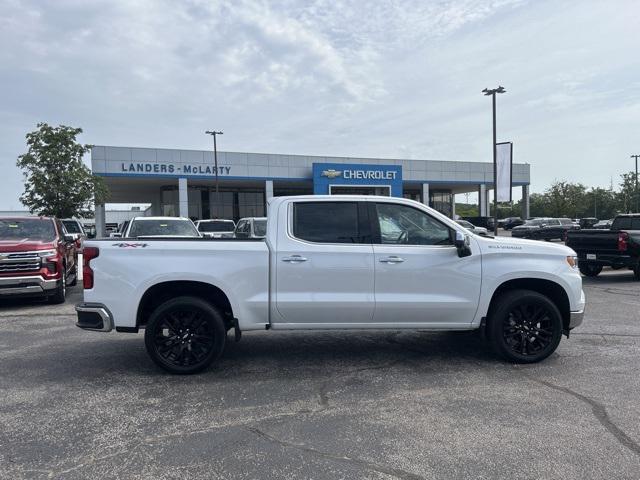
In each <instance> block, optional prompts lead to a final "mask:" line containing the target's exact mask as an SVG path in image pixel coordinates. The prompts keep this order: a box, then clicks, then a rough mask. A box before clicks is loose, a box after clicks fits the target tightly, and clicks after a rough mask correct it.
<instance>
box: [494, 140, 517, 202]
mask: <svg viewBox="0 0 640 480" xmlns="http://www.w3.org/2000/svg"><path fill="white" fill-rule="evenodd" d="M512 163H513V143H511V142H503V143H496V171H497V178H496V185H495V188H497V192H496V193H497V196H498V198H497V200H498V202H510V201H511V200H512V199H511V184H512V179H513V171H512Z"/></svg>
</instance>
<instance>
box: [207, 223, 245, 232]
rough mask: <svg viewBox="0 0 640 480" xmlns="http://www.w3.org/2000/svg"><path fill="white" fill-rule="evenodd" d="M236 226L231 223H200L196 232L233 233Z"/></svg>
mask: <svg viewBox="0 0 640 480" xmlns="http://www.w3.org/2000/svg"><path fill="white" fill-rule="evenodd" d="M235 228H236V226H235V225H234V224H233V222H229V221H226V222H224V221H223V222H200V223H199V224H198V230H200V231H201V232H233V230H234V229H235Z"/></svg>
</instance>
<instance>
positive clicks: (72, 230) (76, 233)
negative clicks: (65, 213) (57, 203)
mask: <svg viewBox="0 0 640 480" xmlns="http://www.w3.org/2000/svg"><path fill="white" fill-rule="evenodd" d="M61 222H62V225H63V226H64V230H65V233H68V234H69V235H71V236H73V237H74V238H75V242H76V248H77V249H78V250H79V249H81V248H82V240H84V239H85V238H87V234H86V233H85V231H84V228H83V226H82V224H81V223H80V222H79V221H78V220H76V219H74V218H65V219H63V220H61Z"/></svg>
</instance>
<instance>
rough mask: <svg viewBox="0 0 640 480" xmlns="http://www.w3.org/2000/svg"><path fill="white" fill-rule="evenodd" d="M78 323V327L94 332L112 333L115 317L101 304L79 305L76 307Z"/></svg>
mask: <svg viewBox="0 0 640 480" xmlns="http://www.w3.org/2000/svg"><path fill="white" fill-rule="evenodd" d="M76 313H77V315H78V321H77V322H76V326H77V327H80V328H82V329H84V330H91V331H94V332H110V331H111V330H113V316H112V315H111V312H110V311H109V309H108V308H107V307H105V306H104V305H103V304H101V303H79V304H78V305H76Z"/></svg>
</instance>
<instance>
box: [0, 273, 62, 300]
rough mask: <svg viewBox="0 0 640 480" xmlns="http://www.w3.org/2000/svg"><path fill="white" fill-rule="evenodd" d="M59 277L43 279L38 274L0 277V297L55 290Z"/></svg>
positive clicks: (36, 293)
mask: <svg viewBox="0 0 640 480" xmlns="http://www.w3.org/2000/svg"><path fill="white" fill-rule="evenodd" d="M59 282H60V279H55V278H52V279H44V278H42V277H41V276H40V275H24V276H16V277H0V297H8V296H13V295H47V294H49V293H50V292H51V291H52V290H55V289H56V287H57V286H58V284H59Z"/></svg>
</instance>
